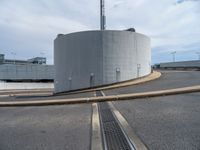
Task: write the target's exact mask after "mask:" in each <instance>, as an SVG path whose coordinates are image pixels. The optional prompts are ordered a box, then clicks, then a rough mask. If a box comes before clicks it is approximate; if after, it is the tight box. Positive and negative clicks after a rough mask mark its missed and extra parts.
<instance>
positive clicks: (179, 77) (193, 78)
mask: <svg viewBox="0 0 200 150" xmlns="http://www.w3.org/2000/svg"><path fill="white" fill-rule="evenodd" d="M161 73H162V75H161V77H160V78H159V79H156V80H153V81H149V82H146V83H142V84H139V85H133V86H127V87H123V88H116V89H111V90H104V92H105V94H106V95H115V94H127V93H138V92H148V91H157V90H166V89H174V88H182V87H188V86H195V85H200V72H199V71H161Z"/></svg>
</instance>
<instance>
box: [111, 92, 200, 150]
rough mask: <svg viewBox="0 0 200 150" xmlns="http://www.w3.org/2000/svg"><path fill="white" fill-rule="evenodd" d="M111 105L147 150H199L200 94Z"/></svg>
mask: <svg viewBox="0 0 200 150" xmlns="http://www.w3.org/2000/svg"><path fill="white" fill-rule="evenodd" d="M113 103H114V105H115V106H116V108H117V109H118V110H119V111H120V112H121V113H122V115H123V116H124V117H125V118H126V120H127V121H128V123H129V124H130V125H131V127H132V128H133V130H134V131H135V132H136V134H137V135H138V136H139V137H140V138H141V140H142V141H143V142H144V143H145V144H146V145H147V147H148V148H149V149H150V150H200V93H190V94H182V95H174V96H166V97H156V98H147V99H138V100H133V101H131V100H129V101H123V102H122V101H121V102H120V101H118V102H113Z"/></svg>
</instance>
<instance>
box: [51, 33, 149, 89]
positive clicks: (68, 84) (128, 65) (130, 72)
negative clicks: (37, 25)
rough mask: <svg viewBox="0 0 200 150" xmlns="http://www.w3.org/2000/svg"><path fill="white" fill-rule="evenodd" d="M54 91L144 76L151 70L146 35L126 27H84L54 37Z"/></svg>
mask: <svg viewBox="0 0 200 150" xmlns="http://www.w3.org/2000/svg"><path fill="white" fill-rule="evenodd" d="M54 61H55V72H56V74H55V92H62V91H68V90H73V89H80V88H87V87H91V86H97V85H103V84H110V83H115V82H119V81H125V80H130V79H134V78H137V77H141V76H145V75H147V74H149V73H150V71H151V45H150V38H148V37H147V36H145V35H143V34H139V33H135V32H129V31H108V30H106V31H85V32H77V33H72V34H67V35H59V36H58V37H57V38H56V39H55V41H54Z"/></svg>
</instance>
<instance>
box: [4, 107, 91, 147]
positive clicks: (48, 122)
mask: <svg viewBox="0 0 200 150" xmlns="http://www.w3.org/2000/svg"><path fill="white" fill-rule="evenodd" d="M90 124H91V105H90V104H83V105H64V106H48V107H18V108H14V107H13V108H0V150H88V149H89V148H90V134H91V133H90V132H91V131H90V130H91V126H90Z"/></svg>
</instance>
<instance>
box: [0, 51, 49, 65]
mask: <svg viewBox="0 0 200 150" xmlns="http://www.w3.org/2000/svg"><path fill="white" fill-rule="evenodd" d="M1 64H46V58H45V57H34V58H31V59H28V60H17V59H5V55H4V54H0V65H1Z"/></svg>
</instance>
